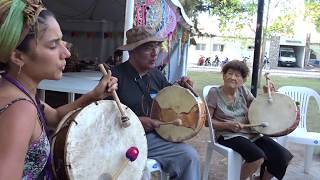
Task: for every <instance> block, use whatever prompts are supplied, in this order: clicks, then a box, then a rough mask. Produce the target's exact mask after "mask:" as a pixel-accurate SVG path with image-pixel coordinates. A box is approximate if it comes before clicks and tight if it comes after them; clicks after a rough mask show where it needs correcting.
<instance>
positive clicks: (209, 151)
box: [202, 143, 213, 180]
mask: <svg viewBox="0 0 320 180" xmlns="http://www.w3.org/2000/svg"><path fill="white" fill-rule="evenodd" d="M212 150H213V149H212V146H211V144H210V143H208V145H207V153H206V162H205V165H204V168H203V174H202V180H208V178H209V167H210V162H211V157H212Z"/></svg>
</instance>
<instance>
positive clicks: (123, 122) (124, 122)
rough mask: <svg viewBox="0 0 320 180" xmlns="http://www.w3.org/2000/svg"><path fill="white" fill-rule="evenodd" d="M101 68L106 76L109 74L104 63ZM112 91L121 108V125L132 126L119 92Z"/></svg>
mask: <svg viewBox="0 0 320 180" xmlns="http://www.w3.org/2000/svg"><path fill="white" fill-rule="evenodd" d="M99 68H100V71H101V73H102V74H103V75H104V76H107V75H108V72H107V71H106V69H105V68H104V66H103V64H99ZM111 93H112V96H113V99H114V100H115V101H116V103H117V106H118V109H119V110H120V113H121V126H122V127H128V126H130V122H129V118H128V116H126V114H125V112H124V111H123V109H122V107H121V103H120V100H119V97H118V95H117V92H116V91H112V92H111Z"/></svg>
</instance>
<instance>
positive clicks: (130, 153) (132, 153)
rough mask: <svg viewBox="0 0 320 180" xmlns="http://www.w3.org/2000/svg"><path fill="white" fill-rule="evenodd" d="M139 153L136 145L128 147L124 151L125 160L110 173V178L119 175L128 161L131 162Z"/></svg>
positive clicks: (115, 177) (113, 178)
mask: <svg viewBox="0 0 320 180" xmlns="http://www.w3.org/2000/svg"><path fill="white" fill-rule="evenodd" d="M138 155H139V149H138V148H137V147H134V146H132V147H130V148H129V149H128V150H127V152H126V160H125V161H124V162H122V164H121V166H120V168H118V170H117V171H116V172H115V173H114V174H113V175H112V180H115V179H117V178H118V177H119V175H120V174H121V172H122V171H123V169H124V168H125V167H126V166H127V165H128V163H129V161H130V162H133V161H135V160H136V159H137V157H138Z"/></svg>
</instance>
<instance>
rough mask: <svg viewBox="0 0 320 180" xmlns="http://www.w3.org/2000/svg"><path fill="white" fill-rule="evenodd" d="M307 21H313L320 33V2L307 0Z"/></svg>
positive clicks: (319, 0)
mask: <svg viewBox="0 0 320 180" xmlns="http://www.w3.org/2000/svg"><path fill="white" fill-rule="evenodd" d="M304 17H305V19H311V21H312V22H313V23H314V24H315V26H316V30H317V31H318V32H320V0H305V14H304Z"/></svg>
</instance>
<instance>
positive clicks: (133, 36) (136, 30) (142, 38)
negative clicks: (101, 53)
mask: <svg viewBox="0 0 320 180" xmlns="http://www.w3.org/2000/svg"><path fill="white" fill-rule="evenodd" d="M126 36H127V44H125V45H123V46H120V47H118V48H117V49H118V50H122V51H131V50H133V49H135V48H136V47H138V46H140V45H142V44H145V43H147V42H162V41H165V40H166V38H164V37H159V36H158V35H157V34H156V32H155V31H154V30H153V29H152V28H150V27H145V26H140V27H133V28H132V29H129V30H128V31H127V32H126Z"/></svg>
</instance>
